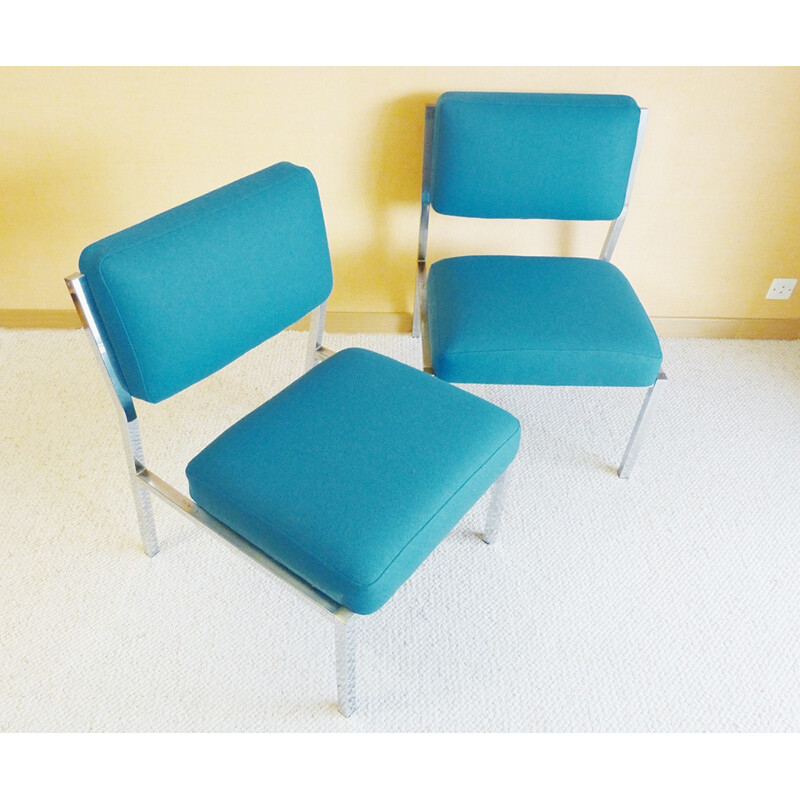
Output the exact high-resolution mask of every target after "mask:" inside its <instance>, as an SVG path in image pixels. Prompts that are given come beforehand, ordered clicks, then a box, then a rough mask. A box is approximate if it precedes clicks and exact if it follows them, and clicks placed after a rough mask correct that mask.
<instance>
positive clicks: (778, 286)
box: [767, 278, 797, 300]
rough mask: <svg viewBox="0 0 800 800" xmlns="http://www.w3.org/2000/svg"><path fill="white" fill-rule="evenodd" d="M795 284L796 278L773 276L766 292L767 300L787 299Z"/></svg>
mask: <svg viewBox="0 0 800 800" xmlns="http://www.w3.org/2000/svg"><path fill="white" fill-rule="evenodd" d="M795 286H797V278H775V280H774V281H772V285H771V286H770V287H769V291H768V292H767V300H788V299H789V298H790V297H791V296H792V292H793V291H794V287H795Z"/></svg>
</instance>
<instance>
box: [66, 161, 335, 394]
mask: <svg viewBox="0 0 800 800" xmlns="http://www.w3.org/2000/svg"><path fill="white" fill-rule="evenodd" d="M80 269H81V272H83V274H84V275H85V276H86V279H87V282H88V284H89V288H90V290H91V293H92V297H93V298H94V301H95V303H96V305H97V308H98V311H99V313H100V316H101V317H102V320H103V323H104V325H105V328H106V331H107V333H108V336H109V339H110V340H111V344H112V346H113V349H114V352H115V353H116V356H117V359H118V361H119V364H120V368H121V370H122V373H123V376H124V378H125V381H126V383H127V385H128V389H129V391H130V393H131V394H132V395H133V396H134V397H139V398H142V399H144V400H148V401H150V402H154V403H155V402H158V401H160V400H163V399H165V398H167V397H169V396H171V395H173V394H175V393H176V392H179V391H180V390H182V389H184V388H186V387H187V386H190V385H191V384H193V383H195V382H197V381H199V380H201V379H202V378H205V377H207V376H208V375H210V374H211V373H213V372H215V371H217V370H218V369H220V368H222V367H224V366H225V365H226V364H228V363H230V362H231V361H233V360H234V359H235V358H238V357H239V356H241V355H243V354H244V353H245V352H247V351H248V350H250V349H251V348H253V347H255V346H256V345H259V344H261V343H262V342H263V341H265V340H266V339H268V338H269V337H271V336H273V335H274V334H276V333H278V332H279V331H281V330H283V329H284V328H286V327H287V326H288V325H290V324H292V323H294V322H296V321H297V320H298V319H300V318H301V317H303V316H304V315H305V314H307V313H308V312H309V311H310V310H311V309H312V308H314V307H316V306H317V305H319V304H320V303H322V302H323V301H324V300H325V299H326V298H327V297H328V295H329V294H330V291H331V286H332V277H331V264H330V256H329V253H328V242H327V237H326V233H325V224H324V221H323V218H322V209H321V206H320V200H319V194H318V192H317V186H316V183H315V181H314V178H313V176H312V175H311V173H310V172H309V171H308V170H307V169H304V168H302V167H298V166H295V165H293V164H289V163H286V162H284V163H280V164H276V165H274V166H272V167H269V168H267V169H264V170H261V171H260V172H257V173H255V174H253V175H249V176H247V177H245V178H242V179H240V180H238V181H235V182H234V183H231V184H229V185H227V186H224V187H222V188H221V189H217V190H216V191H213V192H210V193H209V194H206V195H203V196H202V197H199V198H196V199H194V200H191V201H190V202H188V203H185V204H183V205H180V206H178V207H177V208H173V209H171V210H170V211H167V212H165V213H163V214H159V215H158V216H156V217H153V218H152V219H149V220H146V221H145V222H142V223H140V224H138V225H134V226H133V227H131V228H127V229H126V230H124V231H121V232H120V233H117V234H114V235H113V236H109V237H107V238H105V239H102V240H100V241H99V242H96V243H95V244H93V245H90V246H89V247H87V248H86V249H85V250H84V251H83V253H82V254H81V257H80Z"/></svg>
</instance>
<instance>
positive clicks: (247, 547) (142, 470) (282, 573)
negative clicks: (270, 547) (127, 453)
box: [136, 461, 353, 622]
mask: <svg viewBox="0 0 800 800" xmlns="http://www.w3.org/2000/svg"><path fill="white" fill-rule="evenodd" d="M136 477H137V478H138V480H139V481H141V483H143V484H144V486H146V487H147V488H148V489H149V490H150V491H151V492H152V493H153V494H154V495H156V496H157V497H160V498H161V499H162V500H165V501H166V502H167V503H169V505H171V506H172V507H173V508H176V509H177V510H178V511H180V512H181V513H182V514H184V515H185V516H187V517H189V519H191V520H193V521H194V522H197V523H199V524H200V525H202V526H203V527H205V528H208V529H209V530H211V531H213V532H214V533H216V534H217V535H218V536H220V537H221V538H222V539H224V540H225V541H226V542H227V543H228V544H230V545H232V546H233V547H234V548H235V549H236V550H238V551H240V552H241V553H244V554H245V555H246V556H249V557H250V558H251V559H252V560H253V561H255V562H256V563H257V564H259V565H260V566H262V567H263V568H264V569H266V570H268V571H269V572H271V573H272V574H273V575H276V576H277V577H279V578H280V579H281V580H283V581H284V582H285V583H288V584H289V585H290V586H292V587H293V588H294V589H296V590H297V591H298V592H300V594H302V595H304V596H305V597H306V598H308V599H309V600H311V601H312V602H313V603H314V604H315V605H316V606H318V607H320V608H322V609H323V610H325V611H327V612H328V613H329V614H333V615H334V616H336V617H338V618H339V619H341V620H342V621H343V622H345V621H347V619H349V618H350V617H351V616H352V615H353V612H352V611H350V609H348V608H345V607H344V606H342V605H341V604H340V603H337V602H336V601H335V600H333V599H331V598H330V597H328V596H327V595H326V594H323V593H322V592H320V591H319V590H317V589H315V588H314V587H313V586H311V584H309V583H306V581H304V580H303V579H302V578H300V577H299V576H297V575H295V574H294V573H293V572H291V571H290V570H288V569H286V567H284V566H283V565H282V564H279V563H278V562H277V561H275V560H273V559H272V558H270V557H269V556H268V555H267V554H266V553H264V552H263V551H262V550H259V549H258V548H257V547H255V546H254V545H253V544H251V543H250V542H248V541H247V539H244V538H243V537H242V536H240V535H239V534H238V533H236V531H234V530H232V529H231V528H229V527H228V526H227V525H225V524H224V523H223V522H220V521H219V520H218V519H217V518H216V517H212V516H211V514H209V513H208V512H207V511H204V510H203V509H202V508H200V506H198V505H197V503H195V502H194V501H193V500H191V499H190V498H188V497H186V495H184V494H182V493H181V492H179V491H178V490H177V489H176V488H175V487H173V486H170V484H168V483H167V482H166V481H164V480H162V479H161V478H159V477H158V475H156V474H154V473H153V472H151V471H150V470H149V469H147V468H146V467H145V466H144V465H143V464H140V463H139V462H138V461H137V462H136Z"/></svg>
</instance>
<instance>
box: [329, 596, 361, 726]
mask: <svg viewBox="0 0 800 800" xmlns="http://www.w3.org/2000/svg"><path fill="white" fill-rule="evenodd" d="M352 616H353V613H352V612H351V611H347V610H343V611H339V612H337V613H336V614H335V615H334V620H333V625H334V628H335V630H336V690H337V694H338V701H339V711H340V712H341V714H342V715H343V716H345V717H349V716H351V715H352V713H353V712H354V711H355V710H356V643H355V632H354V630H353V628H354V624H353V622H352V621H351V618H352Z"/></svg>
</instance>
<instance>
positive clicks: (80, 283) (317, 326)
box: [66, 273, 355, 717]
mask: <svg viewBox="0 0 800 800" xmlns="http://www.w3.org/2000/svg"><path fill="white" fill-rule="evenodd" d="M66 284H67V287H68V289H69V292H70V295H71V296H72V300H73V302H74V303H75V308H76V309H77V311H78V316H79V317H80V319H81V322H82V324H83V326H84V327H85V328H86V330H87V331H88V334H89V341H90V342H91V345H92V350H93V351H94V353H95V354H96V356H97V357H98V359H99V361H100V363H101V365H102V367H103V370H102V372H103V374H104V375H105V376H106V378H107V381H108V386H109V388H110V390H111V392H112V395H113V396H114V397H115V398H116V400H117V401H118V405H117V408H118V409H119V412H120V423H121V427H122V432H123V436H122V439H123V443H124V447H125V451H126V456H127V458H126V461H127V464H128V468H129V472H130V478H131V489H132V491H133V497H134V502H135V504H136V513H137V517H138V520H139V526H140V530H141V534H142V541H143V544H144V551H145V553H147V555H148V556H150V557H153V556H155V555H156V553H158V540H157V537H156V529H155V522H154V518H153V506H152V502H151V499H150V494H151V493H152V494H154V495H155V496H157V497H160V498H161V499H162V500H164V501H166V502H167V503H168V504H169V505H170V506H172V507H173V508H174V509H176V510H178V511H180V512H181V513H182V514H183V515H184V516H187V517H189V518H190V519H191V520H192V521H194V522H195V523H197V524H199V525H200V526H201V527H203V528H206V529H207V530H210V531H211V532H213V533H215V534H217V535H218V536H219V537H220V538H222V539H223V541H225V542H227V543H228V544H229V545H231V546H232V547H233V548H234V549H235V550H237V551H238V552H240V553H243V554H244V555H246V556H248V557H249V558H250V559H251V560H252V561H255V562H256V563H257V564H259V565H260V566H261V567H263V568H264V569H265V570H266V571H267V572H269V573H271V574H272V575H275V576H276V577H278V578H280V579H281V580H282V581H283V582H284V583H286V584H288V585H289V586H291V587H292V588H293V589H295V590H296V591H297V592H298V594H299V595H300V596H301V597H303V598H305V599H306V600H308V601H310V602H311V604H312V605H313V606H314V607H315V608H318V609H320V610H321V611H323V612H325V613H327V614H328V615H329V616H331V617H332V618H333V619H334V621H335V623H336V676H337V691H338V707H339V711H340V712H341V713H342V714H343V715H344V716H346V717H349V716H350V715H351V714H352V713H353V711H355V636H354V633H353V631H352V624H348V622H349V621H350V619H351V618H352V617H353V616H354V613H353V612H352V611H351V610H350V609H349V608H347V607H345V606H343V605H341V604H340V603H338V602H337V601H336V600H333V599H332V598H330V597H328V596H327V595H325V594H323V593H322V592H320V591H319V590H318V589H316V588H315V587H313V586H312V585H311V584H309V583H307V582H306V581H305V580H303V579H302V578H301V577H300V576H299V575H296V574H295V573H293V572H292V571H291V570H288V569H286V567H284V566H283V565H282V564H279V563H278V562H277V561H275V560H274V559H272V558H270V557H269V556H268V555H267V554H266V553H264V552H262V551H261V550H259V549H257V548H256V547H254V546H253V545H252V544H250V542H248V541H247V540H246V539H244V538H243V537H242V536H240V535H239V534H238V533H236V531H234V530H232V529H231V528H229V527H228V526H227V525H225V524H224V523H222V522H220V521H219V520H218V519H216V518H215V517H212V516H211V515H210V514H208V513H207V512H206V511H204V510H203V509H202V508H200V507H199V506H198V505H197V504H196V503H195V502H194V501H193V500H192V499H190V498H189V497H186V495H184V494H182V493H181V492H180V491H178V490H177V489H176V488H175V487H174V486H171V485H170V484H168V483H167V482H166V481H164V480H162V479H161V478H159V477H158V476H157V475H156V474H155V473H153V472H151V471H150V470H149V469H147V467H145V465H144V453H143V450H142V439H141V431H140V428H139V421H138V419H137V417H136V409H135V407H134V404H133V398H132V397H131V395H130V392H128V390H127V388H126V387H125V380H124V378H123V377H122V372H121V370H120V368H119V364H118V362H117V360H116V358H115V357H114V355H113V350H112V349H111V346H110V344H109V343H108V338H107V334H106V332H105V329H104V327H103V323H102V321H101V319H100V316H99V314H98V312H97V308H96V306H95V304H94V301H93V300H92V298H91V294H90V292H89V291H88V287H87V285H86V278H85V277H84V276H83V275H81V274H80V273H76V274H75V275H71V276H70V277H68V278H66ZM324 306H325V304H324V303H323V304H322V305H321V306H319V307H318V308H317V309H315V310H314V311H313V312H312V315H311V325H310V331H309V345H308V350H307V358H306V368H307V369H310V368H311V367H312V366H314V364H316V363H318V362H319V361H322V360H324V359H325V358H328V357H329V356H331V355H333V351H331V350H328V349H327V348H326V347H323V346H322V344H321V343H320V339H321V338H322V330H323V326H324V319H325V308H324Z"/></svg>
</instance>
